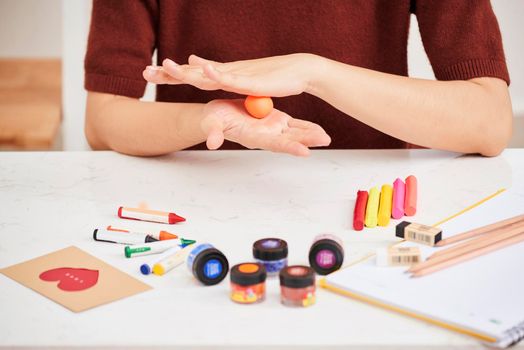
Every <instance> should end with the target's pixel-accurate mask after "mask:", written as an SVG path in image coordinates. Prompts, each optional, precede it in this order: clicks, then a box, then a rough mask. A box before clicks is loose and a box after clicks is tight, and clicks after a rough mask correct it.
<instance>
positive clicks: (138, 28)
mask: <svg viewBox="0 0 524 350" xmlns="http://www.w3.org/2000/svg"><path fill="white" fill-rule="evenodd" d="M412 13H414V14H415V15H416V16H417V20H418V23H419V28H420V33H421V36H422V40H423V44H424V48H425V50H426V53H427V55H428V57H429V60H430V62H431V66H432V67H433V71H434V72H435V76H436V78H437V79H439V80H465V79H471V78H475V77H497V78H500V79H503V80H505V81H506V82H507V83H508V84H509V76H508V71H507V67H506V64H505V58H504V51H503V48H502V41H501V36H500V31H499V27H498V23H497V20H496V18H495V15H494V14H493V10H492V8H491V5H490V2H489V0H411V1H410V0H394V1H391V0H346V1H342V0H323V1H318V0H299V1H295V0H207V1H206V0H142V1H139V0H133V1H123V0H120V1H119V0H94V2H93V13H92V19H91V30H90V34H89V41H88V48H87V54H86V57H85V88H86V89H87V90H90V91H97V92H104V93H110V94H116V95H123V96H129V97H135V98H139V97H141V96H143V94H144V89H145V86H146V82H145V81H144V79H143V78H142V71H143V69H144V68H145V67H146V66H147V65H149V64H151V56H152V53H153V51H154V50H155V49H157V50H158V57H157V61H158V63H159V62H162V60H164V58H166V57H168V58H171V59H173V60H174V61H175V62H178V63H185V62H187V58H188V57H189V55H190V54H193V53H194V54H197V55H199V56H201V57H206V58H209V59H212V60H216V61H223V62H227V61H234V60H244V59H253V58H259V57H266V56H274V55H285V54H290V53H297V52H307V53H313V54H317V55H321V56H324V57H327V58H330V59H333V60H336V61H340V62H344V63H347V64H351V65H355V66H359V67H364V68H369V69H373V70H377V71H381V72H386V73H391V74H397V75H403V76H408V62H407V40H408V31H409V22H410V15H411V14H412ZM312 69H314V68H312ZM217 98H239V96H238V95H235V94H232V93H228V92H224V91H201V90H199V89H197V88H194V87H192V86H187V85H179V86H169V85H160V86H157V94H156V99H157V101H166V102H208V101H210V100H213V99H217ZM274 102H275V107H277V108H279V109H281V110H283V111H285V112H287V113H288V114H290V115H291V116H293V117H296V118H300V119H306V120H310V121H313V122H315V123H318V124H320V125H321V126H322V127H323V128H324V129H325V130H326V132H327V133H328V134H329V135H330V136H331V138H332V143H331V145H330V146H329V148H403V147H406V143H405V142H403V141H401V140H398V139H395V138H393V137H391V136H388V135H386V134H384V133H381V132H379V131H377V130H375V129H373V128H371V127H369V126H367V125H365V124H363V123H361V122H359V121H357V120H356V119H354V118H351V117H350V116H347V115H345V114H344V113H342V112H340V111H338V110H336V109H335V108H333V107H331V106H330V105H329V104H327V103H325V102H324V101H322V100H320V99H317V98H316V97H313V96H311V95H308V94H301V95H298V96H290V97H285V98H276V99H274ZM385 117H387V116H385ZM420 117H421V118H424V116H422V115H421V116H420ZM144 118H147V116H144ZM203 147H205V146H204V145H198V146H197V147H195V148H200V149H201V148H203ZM223 148H224V149H237V148H242V146H240V145H237V144H234V143H229V142H226V144H225V145H224V147H223Z"/></svg>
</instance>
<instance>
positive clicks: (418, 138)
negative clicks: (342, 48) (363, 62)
mask: <svg viewBox="0 0 524 350" xmlns="http://www.w3.org/2000/svg"><path fill="white" fill-rule="evenodd" d="M313 60H314V61H313V62H316V63H315V66H317V67H321V68H320V69H318V70H315V72H314V73H312V74H313V76H312V79H311V81H310V83H309V85H308V88H307V90H306V92H309V93H311V94H313V95H315V96H317V97H319V98H321V99H323V100H325V101H326V102H328V103H330V104H331V105H333V106H334V107H336V108H337V109H339V110H341V111H343V112H344V113H346V114H349V115H351V116H352V117H354V118H356V119H358V120H360V121H362V122H364V123H366V124H368V125H370V126H371V127H373V128H375V129H378V130H380V131H382V132H384V133H387V134H389V135H392V136H394V137H397V138H399V139H402V140H405V141H407V142H410V143H413V144H417V145H421V146H425V147H430V148H439V149H445V150H452V151H458V152H465V153H481V154H484V155H487V156H492V155H497V154H498V153H500V152H501V151H502V150H503V149H504V147H505V146H506V143H507V142H508V140H509V138H510V136H511V119H512V111H511V104H510V99H509V95H508V92H507V87H506V84H505V82H504V81H502V80H499V79H495V78H477V79H472V80H470V81H431V80H423V79H415V78H408V77H402V76H396V75H392V74H386V73H381V72H376V71H372V70H368V69H364V68H359V67H354V66H350V65H346V64H342V63H339V62H335V61H331V60H328V59H324V58H320V57H318V56H316V58H314V59H313Z"/></svg>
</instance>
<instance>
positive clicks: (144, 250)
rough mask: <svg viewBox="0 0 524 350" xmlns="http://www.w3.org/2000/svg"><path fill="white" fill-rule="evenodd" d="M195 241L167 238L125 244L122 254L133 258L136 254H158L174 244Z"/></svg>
mask: <svg viewBox="0 0 524 350" xmlns="http://www.w3.org/2000/svg"><path fill="white" fill-rule="evenodd" d="M195 242H196V241H194V240H192V239H185V238H180V239H168V240H166V241H157V242H151V243H144V244H134V245H131V246H129V245H128V246H126V247H125V248H124V255H125V257H126V258H134V257H137V256H143V255H150V254H159V253H162V252H165V251H166V250H168V249H169V248H172V247H174V246H176V245H181V246H183V247H185V246H186V245H190V244H193V243H195Z"/></svg>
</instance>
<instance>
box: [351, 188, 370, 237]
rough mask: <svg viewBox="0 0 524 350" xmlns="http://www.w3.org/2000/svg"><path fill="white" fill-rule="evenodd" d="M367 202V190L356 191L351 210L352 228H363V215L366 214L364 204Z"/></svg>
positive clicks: (357, 229)
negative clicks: (353, 206) (353, 208)
mask: <svg viewBox="0 0 524 350" xmlns="http://www.w3.org/2000/svg"><path fill="white" fill-rule="evenodd" d="M367 203H368V191H358V192H357V200H356V201H355V211H354V212H353V228H354V229H355V230H356V231H362V229H363V228H364V217H365V216H366V205H367Z"/></svg>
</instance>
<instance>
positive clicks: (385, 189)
mask: <svg viewBox="0 0 524 350" xmlns="http://www.w3.org/2000/svg"><path fill="white" fill-rule="evenodd" d="M392 203H393V187H391V186H390V185H382V190H381V191H380V204H379V207H378V225H379V226H387V225H389V218H391V205H392Z"/></svg>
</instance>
